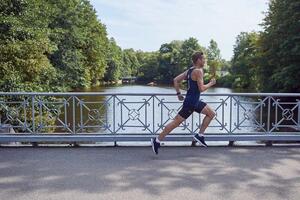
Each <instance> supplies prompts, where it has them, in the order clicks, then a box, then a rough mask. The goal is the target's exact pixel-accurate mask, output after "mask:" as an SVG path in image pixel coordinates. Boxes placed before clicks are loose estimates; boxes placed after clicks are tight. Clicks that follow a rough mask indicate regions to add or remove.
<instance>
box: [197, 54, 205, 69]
mask: <svg viewBox="0 0 300 200" xmlns="http://www.w3.org/2000/svg"><path fill="white" fill-rule="evenodd" d="M198 62H199V64H200V66H201V67H203V66H204V65H205V57H204V56H202V58H199V59H198Z"/></svg>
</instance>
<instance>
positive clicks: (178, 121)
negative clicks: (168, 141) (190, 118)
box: [158, 114, 185, 141]
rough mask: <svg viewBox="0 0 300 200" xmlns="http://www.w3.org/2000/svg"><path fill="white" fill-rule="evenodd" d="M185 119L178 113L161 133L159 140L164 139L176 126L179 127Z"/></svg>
mask: <svg viewBox="0 0 300 200" xmlns="http://www.w3.org/2000/svg"><path fill="white" fill-rule="evenodd" d="M184 120H185V119H184V118H183V117H181V116H180V115H178V114H177V115H176V117H175V118H174V120H173V121H171V122H170V123H168V124H167V125H166V127H165V128H164V129H163V131H162V132H161V133H160V134H159V136H158V140H159V141H162V140H163V139H164V138H165V137H166V135H168V134H169V133H170V132H171V131H172V130H173V129H174V128H176V127H178V126H179V125H180V124H181V123H182V122H183V121H184Z"/></svg>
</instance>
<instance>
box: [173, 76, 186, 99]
mask: <svg viewBox="0 0 300 200" xmlns="http://www.w3.org/2000/svg"><path fill="white" fill-rule="evenodd" d="M186 76H187V71H185V72H183V73H181V74H179V75H178V76H176V77H175V78H174V79H173V83H174V88H175V90H176V93H177V94H178V93H180V88H179V84H180V83H181V82H182V81H183V80H184V79H186Z"/></svg>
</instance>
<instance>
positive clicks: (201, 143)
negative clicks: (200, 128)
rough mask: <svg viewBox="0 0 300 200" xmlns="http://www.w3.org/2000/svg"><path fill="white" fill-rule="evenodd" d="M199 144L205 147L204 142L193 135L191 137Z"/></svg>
mask: <svg viewBox="0 0 300 200" xmlns="http://www.w3.org/2000/svg"><path fill="white" fill-rule="evenodd" d="M193 138H194V139H195V140H196V141H197V142H198V143H199V144H201V145H202V146H203V147H207V146H205V145H204V144H202V142H201V141H200V140H198V139H197V138H196V137H195V136H194V137H193Z"/></svg>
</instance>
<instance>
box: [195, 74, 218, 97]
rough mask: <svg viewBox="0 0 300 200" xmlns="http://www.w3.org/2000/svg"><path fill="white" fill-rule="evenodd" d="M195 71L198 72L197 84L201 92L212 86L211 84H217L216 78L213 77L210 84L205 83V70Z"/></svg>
mask: <svg viewBox="0 0 300 200" xmlns="http://www.w3.org/2000/svg"><path fill="white" fill-rule="evenodd" d="M195 72H196V77H197V85H198V89H199V90H200V92H204V91H206V90H207V89H208V88H210V87H211V86H213V85H215V84H216V80H215V79H211V80H210V82H209V83H208V84H204V81H203V71H202V70H195Z"/></svg>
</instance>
